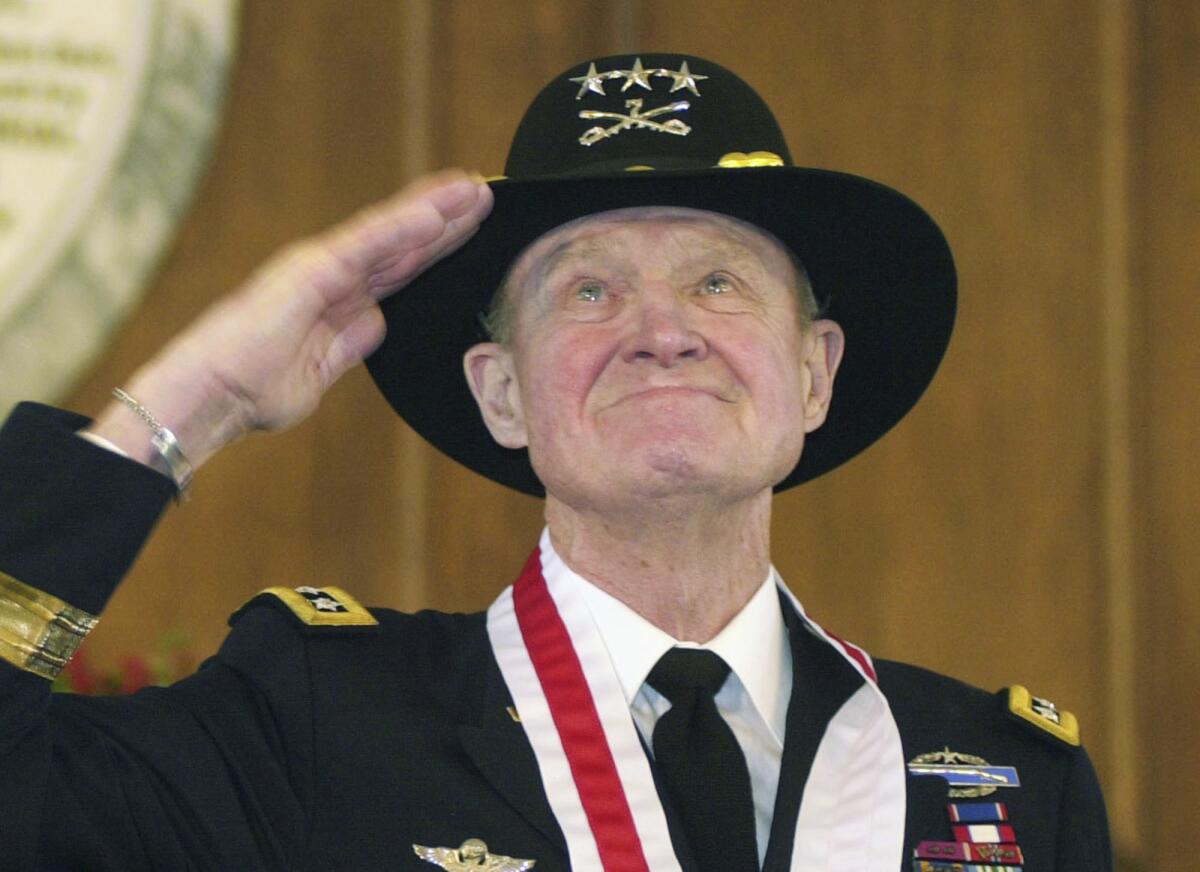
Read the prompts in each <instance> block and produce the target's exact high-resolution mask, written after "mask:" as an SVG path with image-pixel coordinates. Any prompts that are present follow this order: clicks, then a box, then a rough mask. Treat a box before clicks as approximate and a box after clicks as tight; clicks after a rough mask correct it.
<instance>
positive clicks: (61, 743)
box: [0, 404, 312, 870]
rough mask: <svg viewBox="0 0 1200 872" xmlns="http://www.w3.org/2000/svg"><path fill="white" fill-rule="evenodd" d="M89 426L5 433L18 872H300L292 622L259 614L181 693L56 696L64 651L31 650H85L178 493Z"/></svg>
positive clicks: (46, 421)
mask: <svg viewBox="0 0 1200 872" xmlns="http://www.w3.org/2000/svg"><path fill="white" fill-rule="evenodd" d="M85 424H86V420H85V419H82V418H79V417H78V416H74V415H70V414H67V413H64V412H59V411H56V410H53V409H48V408H46V407H41V406H34V405H31V404H23V405H22V406H20V407H18V409H17V410H16V411H15V412H14V413H13V415H12V416H11V417H10V419H9V420H8V422H7V423H6V424H5V425H4V427H3V428H2V429H0V654H3V657H0V772H3V774H4V777H3V779H0V844H2V845H3V849H2V851H3V867H4V868H5V869H6V870H7V869H16V870H24V869H37V870H45V869H80V868H86V869H90V870H91V869H95V870H110V869H111V870H118V869H119V870H136V869H146V870H150V869H190V868H200V869H274V868H293V867H295V866H297V865H300V863H299V861H300V852H301V851H302V850H303V844H304V837H305V830H306V827H307V824H306V821H307V815H306V808H307V805H308V802H309V801H310V800H311V783H310V774H309V773H310V772H311V758H312V754H311V742H310V741H309V732H310V729H309V728H306V727H305V726H304V725H305V724H308V723H310V722H311V718H310V717H309V715H308V711H309V683H308V670H307V659H306V651H305V644H304V640H303V639H302V638H301V637H300V636H299V635H298V634H297V633H296V632H294V631H293V630H292V629H291V628H290V627H288V626H287V625H286V622H285V621H284V620H282V619H280V618H279V617H277V616H275V615H272V614H271V613H270V612H269V611H268V610H263V609H259V610H254V611H252V612H251V613H248V614H247V615H245V616H244V617H243V618H242V619H241V620H239V622H238V626H237V628H235V630H234V632H233V633H231V635H230V637H229V639H227V641H226V643H225V645H224V646H223V647H222V650H221V652H220V653H219V654H218V655H217V656H216V657H214V658H212V659H211V660H210V661H208V662H207V663H206V664H205V665H204V666H203V667H202V668H201V669H200V670H199V671H198V672H197V674H196V675H194V676H192V677H191V678H188V679H186V680H184V681H182V682H180V683H178V684H176V685H175V686H173V687H171V688H149V689H146V690H144V691H141V692H139V693H137V694H134V695H132V696H129V697H123V698H91V697H76V696H72V695H68V694H51V693H50V680H49V678H48V677H47V675H46V673H47V672H48V671H52V670H51V669H49V667H48V664H51V663H52V661H53V658H54V657H55V656H56V654H57V653H61V650H60V648H61V646H60V647H57V648H56V645H54V644H49V643H46V644H40V643H39V644H38V645H33V646H32V647H31V646H30V645H29V644H28V641H29V639H30V638H32V637H33V636H31V632H30V626H31V625H36V624H37V622H38V621H39V620H42V619H43V618H44V617H45V616H46V615H49V620H48V625H49V626H50V629H51V631H52V632H51V635H53V633H58V634H59V635H60V636H63V637H65V638H67V639H68V641H69V640H70V638H71V637H72V634H73V633H74V632H75V629H78V625H79V624H80V622H83V621H85V618H86V617H88V616H96V615H98V614H99V613H100V611H101V610H102V609H103V607H104V605H105V603H106V602H107V601H108V599H109V597H110V596H111V594H112V592H113V590H114V589H115V588H116V586H117V584H118V583H119V581H120V579H121V577H122V576H123V575H124V574H125V572H126V571H127V570H128V568H129V566H130V564H131V563H132V562H133V559H134V558H135V557H136V555H137V552H138V550H139V549H140V548H141V546H142V543H143V542H144V541H145V539H146V537H147V536H149V534H150V532H151V530H152V529H153V527H154V525H155V523H156V521H157V519H158V517H159V515H160V514H161V512H162V510H163V508H164V507H165V506H166V504H167V502H168V501H169V500H170V498H171V496H172V495H173V493H174V488H173V486H172V484H171V482H169V481H168V480H167V479H166V478H165V477H163V476H161V475H159V474H158V473H156V472H154V471H153V470H150V469H147V468H145V467H143V466H142V465H140V464H137V463H134V462H132V461H129V460H126V459H124V458H122V457H120V456H118V455H115V454H113V453H112V452H109V451H106V450H104V449H102V448H99V447H97V446H95V445H92V444H91V443H89V442H87V441H85V440H83V439H80V438H79V437H78V436H76V435H75V430H76V429H78V428H79V427H81V426H84V425H85ZM46 609H49V610H50V611H49V612H47V611H46ZM55 609H58V611H57V612H56V611H55ZM22 616H24V617H22ZM81 616H82V617H81ZM26 619H28V620H26ZM22 621H25V624H22ZM58 625H62V626H58ZM64 627H65V629H64ZM34 629H36V626H34ZM43 635H45V634H43ZM68 647H69V645H68ZM41 648H45V649H47V650H44V651H41V650H40V649H41Z"/></svg>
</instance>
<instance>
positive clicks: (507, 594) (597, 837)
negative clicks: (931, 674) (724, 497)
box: [487, 533, 905, 872]
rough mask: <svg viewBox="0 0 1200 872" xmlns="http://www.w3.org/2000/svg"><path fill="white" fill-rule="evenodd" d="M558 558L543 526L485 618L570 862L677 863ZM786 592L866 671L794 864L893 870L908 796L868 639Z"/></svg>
mask: <svg viewBox="0 0 1200 872" xmlns="http://www.w3.org/2000/svg"><path fill="white" fill-rule="evenodd" d="M543 561H546V563H547V564H548V565H547V566H546V567H543ZM558 563H559V558H558V556H557V555H556V554H554V551H553V548H552V547H551V546H550V542H549V536H548V535H547V534H546V533H543V535H542V545H541V547H540V548H539V549H536V550H535V551H534V552H533V554H532V555H531V556H530V558H529V560H528V562H527V563H526V564H525V568H524V570H523V571H522V573H521V576H520V578H518V579H517V581H516V582H515V583H514V584H513V585H512V586H511V587H509V588H507V589H506V590H505V591H504V592H503V593H502V594H500V596H499V598H498V599H497V600H496V601H495V603H493V604H492V606H491V608H490V609H488V618H487V627H488V636H489V638H490V641H491V644H492V650H493V652H494V653H495V656H496V662H497V663H498V664H499V666H500V672H501V674H502V675H503V677H504V681H505V683H506V684H507V685H508V690H509V693H510V694H511V695H512V698H513V702H514V704H515V705H516V708H517V711H518V712H519V713H520V715H521V725H522V726H523V727H524V729H525V732H526V735H527V736H528V737H529V742H530V745H531V746H532V747H533V752H534V756H535V757H536V758H537V761H538V768H539V771H540V774H541V778H542V786H543V788H544V789H545V791H546V796H547V798H548V800H549V802H550V808H551V810H552V811H553V812H554V815H555V817H556V818H557V819H558V823H559V826H560V827H561V829H562V831H563V836H564V838H565V839H566V842H567V851H568V854H569V857H570V864H571V868H572V869H573V870H576V872H585V870H586V872H593V870H594V872H678V870H679V869H680V865H679V860H678V859H677V858H676V857H675V853H674V850H673V848H672V846H671V836H670V832H669V831H668V829H667V821H666V815H665V814H664V813H663V809H662V804H661V802H660V801H659V797H658V792H657V790H656V789H655V787H654V776H653V774H652V773H651V771H650V763H649V761H648V760H647V757H646V754H645V751H644V750H643V748H642V743H641V739H640V737H639V736H638V732H637V727H636V726H634V723H633V719H632V717H631V716H630V713H629V707H628V705H627V703H626V701H625V696H624V694H623V693H622V691H621V686H620V684H619V682H618V680H617V676H616V672H615V671H614V669H613V666H612V662H611V661H610V659H609V656H608V651H607V649H606V648H605V646H604V642H603V640H602V639H601V637H600V633H599V631H598V630H597V629H596V626H595V623H594V621H593V620H592V616H591V612H590V611H589V610H588V607H587V604H586V603H585V602H584V601H583V598H582V597H580V596H578V595H576V594H575V592H574V591H573V590H571V589H570V587H569V586H568V585H564V584H563V583H562V574H561V573H560V572H556V571H543V570H544V568H545V569H548V570H554V569H557V568H560V567H559V566H556V565H555V564H558ZM783 589H784V590H785V592H786V588H783ZM787 596H788V598H789V600H790V601H791V602H792V603H793V605H794V607H795V608H796V610H797V612H798V613H799V614H800V616H801V617H802V618H803V619H804V620H805V621H806V622H807V623H808V624H809V626H811V627H812V628H813V629H814V631H816V632H817V634H818V635H820V636H821V637H822V638H824V639H825V640H826V641H828V642H829V644H831V645H833V646H834V647H835V648H836V649H837V650H838V651H839V652H841V653H842V654H843V656H845V657H846V659H847V660H848V661H849V662H850V663H851V664H852V665H853V666H854V668H855V669H857V670H858V671H859V672H860V673H861V674H862V675H863V676H864V677H865V678H866V679H867V681H866V682H865V683H864V685H863V686H862V687H861V688H860V689H859V690H858V691H857V692H856V693H854V694H853V695H852V696H851V697H850V699H849V700H847V702H846V703H845V704H844V705H843V706H842V707H841V709H839V711H838V712H837V714H836V715H835V716H834V717H833V718H832V719H831V721H830V723H829V724H828V725H827V727H826V731H825V736H824V738H823V739H822V741H821V743H820V746H819V748H818V750H817V755H816V758H815V760H814V761H813V768H812V771H811V773H810V775H809V779H808V782H807V784H806V785H805V789H804V797H803V801H802V803H801V806H800V814H799V816H798V819H797V821H796V841H795V847H794V849H793V852H792V862H791V868H792V870H796V872H798V870H800V869H802V868H803V869H804V870H805V872H816V870H830V872H833V870H840V869H844V868H845V864H846V861H847V858H850V857H853V858H854V866H855V868H856V869H861V870H864V872H895V870H896V869H897V868H898V867H899V865H900V859H901V858H900V853H901V845H902V841H903V837H904V806H905V794H904V755H903V752H902V749H901V746H900V735H899V732H898V731H897V729H896V724H895V720H894V719H893V718H892V715H891V710H890V709H889V708H888V705H887V701H886V699H884V697H883V694H882V693H881V692H880V691H879V689H878V687H877V686H876V685H875V680H874V678H875V674H874V669H873V667H872V665H871V661H870V658H869V657H868V656H867V655H866V653H865V652H863V651H862V650H861V649H859V648H856V647H855V646H853V645H850V644H849V643H845V642H842V641H841V640H839V639H836V638H834V637H832V636H830V635H829V634H827V633H825V632H824V631H823V630H821V629H820V628H819V627H817V626H816V625H815V624H813V623H812V622H811V621H809V620H808V618H807V617H806V616H805V615H804V611H803V609H801V607H800V604H799V603H798V602H796V600H795V598H794V597H792V596H791V593H790V592H787ZM796 668H798V669H800V668H803V664H796Z"/></svg>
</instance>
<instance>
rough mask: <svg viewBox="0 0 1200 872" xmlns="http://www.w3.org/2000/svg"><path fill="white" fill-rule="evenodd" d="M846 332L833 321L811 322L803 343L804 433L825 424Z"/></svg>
mask: <svg viewBox="0 0 1200 872" xmlns="http://www.w3.org/2000/svg"><path fill="white" fill-rule="evenodd" d="M845 348H846V334H845V333H843V332H842V328H841V327H840V326H839V325H838V324H836V323H835V322H833V321H827V320H820V321H814V322H813V323H812V324H811V325H809V328H808V336H807V337H806V339H805V342H804V361H803V364H804V369H805V372H806V374H807V378H806V379H805V381H806V382H807V385H806V389H805V390H806V392H805V397H804V432H805V433H811V432H813V431H814V430H816V429H817V428H818V427H820V426H821V425H822V424H824V423H825V416H826V415H828V414H829V404H830V402H831V401H832V400H833V379H834V377H835V376H836V375H837V370H838V366H840V365H841V362H842V352H843V351H844V350H845Z"/></svg>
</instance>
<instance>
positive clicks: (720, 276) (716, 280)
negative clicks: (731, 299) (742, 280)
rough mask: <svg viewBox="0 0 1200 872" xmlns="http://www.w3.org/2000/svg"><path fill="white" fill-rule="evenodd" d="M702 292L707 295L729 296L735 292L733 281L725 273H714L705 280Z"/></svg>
mask: <svg viewBox="0 0 1200 872" xmlns="http://www.w3.org/2000/svg"><path fill="white" fill-rule="evenodd" d="M701 290H702V291H703V292H704V293H705V294H728V293H729V292H730V291H732V290H733V281H732V280H731V279H730V278H729V276H727V275H725V274H724V273H713V274H712V275H710V276H709V277H708V278H706V279H705V280H704V284H703V285H702V286H701Z"/></svg>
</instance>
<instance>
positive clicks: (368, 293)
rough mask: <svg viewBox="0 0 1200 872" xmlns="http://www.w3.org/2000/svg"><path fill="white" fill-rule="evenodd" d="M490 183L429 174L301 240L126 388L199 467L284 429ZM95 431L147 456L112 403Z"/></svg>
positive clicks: (138, 430) (136, 430) (458, 238)
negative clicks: (262, 433) (249, 438)
mask: <svg viewBox="0 0 1200 872" xmlns="http://www.w3.org/2000/svg"><path fill="white" fill-rule="evenodd" d="M491 206H492V194H491V190H490V189H489V188H488V187H487V185H486V184H483V183H482V182H477V181H475V180H473V179H472V178H470V177H469V176H467V174H465V173H463V172H461V171H459V170H447V171H444V172H440V173H437V174H434V175H431V176H428V177H426V178H424V179H421V180H419V181H417V182H415V183H413V184H412V185H410V186H408V187H407V188H405V189H404V190H403V191H401V192H400V193H399V194H397V195H395V196H394V197H392V198H391V199H389V200H386V201H384V202H382V203H379V204H377V205H375V206H372V207H370V208H368V209H366V210H364V211H363V212H361V213H359V214H358V215H356V216H354V217H352V218H350V219H349V220H347V221H345V222H344V223H342V224H339V225H338V226H336V227H334V228H332V229H330V230H328V231H326V232H324V233H322V234H320V235H318V236H314V237H312V238H309V239H305V240H302V241H300V242H297V243H294V244H292V245H290V246H288V247H287V248H285V249H284V250H283V251H281V252H280V253H279V254H277V255H276V256H274V257H273V258H271V259H270V260H269V261H267V263H266V264H265V265H264V266H263V267H262V268H260V269H259V270H258V271H257V272H256V273H255V274H254V275H253V276H251V278H250V279H249V280H248V281H247V282H246V284H245V285H243V286H242V287H241V288H240V289H238V290H237V291H236V292H234V293H233V294H232V295H230V296H229V297H227V298H225V299H223V300H221V301H219V302H218V303H217V304H216V305H214V306H213V307H212V308H211V309H210V310H209V311H208V312H206V313H205V314H204V315H202V316H201V317H200V319H199V320H198V321H197V322H196V323H195V324H193V325H192V326H191V327H190V328H189V329H188V330H186V331H185V332H184V333H182V334H181V335H180V336H178V337H177V338H176V339H175V340H173V341H172V342H171V343H170V344H168V345H167V347H166V348H165V349H164V350H163V351H162V352H161V353H160V354H159V355H158V356H156V357H155V358H154V359H153V360H152V361H151V362H150V363H149V364H147V365H146V366H144V367H143V368H142V369H141V370H139V372H138V373H137V375H136V376H135V377H134V378H133V379H132V380H131V381H130V382H129V383H128V384H127V385H126V386H125V387H126V390H127V391H128V392H129V393H130V394H131V395H132V396H133V397H135V398H136V399H137V400H138V401H140V402H141V403H142V405H144V406H145V407H146V408H148V409H149V410H150V411H151V412H152V413H153V414H154V415H155V417H156V418H157V419H158V420H159V421H160V422H161V423H162V424H163V425H164V426H166V427H167V428H169V429H171V430H172V431H173V432H174V433H175V435H176V437H177V438H178V439H179V442H180V445H181V447H182V449H183V451H184V453H185V454H186V455H187V456H188V459H189V460H190V461H191V462H192V465H193V466H199V465H200V464H201V463H203V462H204V461H205V460H206V459H208V458H209V457H211V456H212V454H214V453H215V452H216V451H217V450H219V449H220V448H221V447H222V446H223V445H225V444H227V443H229V442H231V441H232V440H234V439H236V438H237V437H238V436H240V435H242V434H244V433H246V432H249V431H251V430H256V429H261V430H282V429H284V428H287V427H290V426H292V425H293V424H296V423H298V422H300V421H301V420H303V419H304V418H305V417H307V416H308V415H309V414H310V413H311V412H312V411H313V410H314V409H315V408H316V407H317V404H318V403H319V401H320V399H321V396H322V394H324V392H325V391H326V390H327V389H328V388H329V386H330V385H332V384H333V383H334V382H335V381H336V380H337V379H338V378H339V377H340V376H341V375H342V374H343V373H344V372H345V371H346V370H347V369H349V368H350V367H352V366H354V365H355V364H356V363H358V362H359V361H361V360H362V359H363V358H364V357H366V356H367V355H368V354H370V353H371V352H372V351H373V350H374V349H375V348H376V347H377V346H378V345H379V343H380V342H381V341H382V340H383V335H384V332H385V327H384V319H383V314H382V313H381V312H380V310H379V306H378V302H379V300H380V299H382V298H383V297H384V296H386V295H387V294H388V293H390V292H393V291H395V290H397V289H398V288H401V287H403V285H404V284H406V283H407V282H408V281H410V280H411V279H412V278H413V277H414V276H416V275H418V274H419V273H420V272H422V271H423V270H424V269H426V268H427V267H429V266H430V265H431V264H433V263H434V262H436V261H437V260H438V259H439V258H441V257H443V256H444V255H446V254H448V253H450V252H451V251H453V250H454V249H456V248H457V247H458V246H459V245H461V244H462V243H463V242H465V241H466V240H467V239H468V238H469V237H470V236H471V234H472V233H474V231H475V229H476V228H477V227H478V226H479V222H480V221H481V220H483V218H484V217H485V216H486V215H487V213H488V211H489V210H490V209H491ZM90 429H91V430H92V432H94V433H96V434H97V435H99V436H102V437H104V438H106V439H108V440H110V441H112V442H114V443H115V444H116V445H118V446H119V447H120V448H122V449H123V450H125V451H126V452H127V453H129V454H130V455H131V456H132V457H134V458H135V459H137V460H141V461H143V462H148V461H150V460H151V459H152V458H153V449H152V448H150V446H149V430H148V428H147V427H146V425H145V424H144V423H143V422H142V421H140V420H139V419H137V417H136V416H135V415H134V414H133V412H132V410H130V409H128V408H127V407H125V406H123V405H121V404H120V403H113V404H110V405H109V406H108V407H107V408H106V409H105V411H104V413H103V414H102V415H101V416H100V418H99V419H98V420H97V421H96V423H95V424H94V425H93V427H92V428H90Z"/></svg>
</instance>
